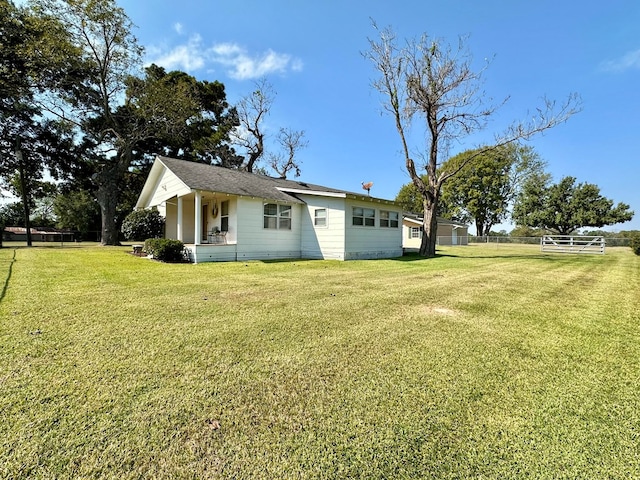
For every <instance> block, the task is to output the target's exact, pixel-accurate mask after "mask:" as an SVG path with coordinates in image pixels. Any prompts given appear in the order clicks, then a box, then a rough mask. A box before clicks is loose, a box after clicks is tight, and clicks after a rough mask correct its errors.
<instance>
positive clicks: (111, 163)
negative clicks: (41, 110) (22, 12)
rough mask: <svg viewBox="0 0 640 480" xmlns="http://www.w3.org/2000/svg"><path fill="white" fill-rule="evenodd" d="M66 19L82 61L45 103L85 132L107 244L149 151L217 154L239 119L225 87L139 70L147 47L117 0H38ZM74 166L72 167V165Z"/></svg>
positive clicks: (85, 164) (114, 240) (87, 165)
mask: <svg viewBox="0 0 640 480" xmlns="http://www.w3.org/2000/svg"><path fill="white" fill-rule="evenodd" d="M34 1H37V2H38V4H39V5H40V7H41V8H42V9H43V11H46V12H48V13H50V14H55V15H56V16H57V17H58V18H60V19H61V21H62V22H63V23H64V25H65V26H66V28H67V30H68V32H69V35H70V37H71V39H72V41H73V43H74V44H75V45H77V46H78V47H79V48H80V50H81V53H80V55H78V58H76V59H75V62H76V63H77V64H79V65H83V66H84V67H85V68H84V69H83V70H82V71H81V72H80V73H81V75H76V76H73V75H69V76H68V82H67V83H66V84H64V85H62V86H61V87H60V88H58V90H57V92H56V93H57V95H56V96H55V97H54V98H53V99H50V101H49V102H47V103H46V105H47V108H48V110H49V111H50V112H52V113H55V114H57V115H58V116H59V117H61V118H67V119H70V120H71V121H73V122H74V124H75V125H76V127H77V128H78V129H79V131H80V132H82V136H83V140H82V145H83V147H84V154H83V157H82V159H81V160H80V161H79V163H81V167H82V168H81V169H82V170H84V171H85V172H86V173H88V174H89V176H90V178H91V179H92V181H93V183H94V188H95V194H96V198H97V200H98V203H99V205H100V208H101V216H102V243H103V244H105V245H116V244H118V240H119V230H120V229H119V227H118V224H119V220H120V215H119V211H118V208H119V205H120V200H121V192H122V186H123V185H124V184H125V183H126V182H127V181H129V180H131V178H130V174H131V170H132V169H134V170H136V169H137V170H138V171H141V172H143V169H144V163H145V160H148V157H146V156H145V154H144V152H148V151H154V152H157V153H162V152H165V153H171V154H173V155H174V156H178V157H183V158H189V159H198V160H200V161H209V162H210V161H212V159H214V158H217V156H218V150H217V149H219V148H220V150H221V151H223V153H224V154H226V153H228V151H226V150H224V149H222V148H221V144H222V143H223V142H224V141H225V140H226V137H227V135H228V131H229V130H230V129H231V128H232V127H233V126H234V125H235V124H237V122H236V121H235V120H234V118H233V115H230V114H229V112H227V110H228V105H227V104H226V101H225V94H224V86H223V85H222V84H220V83H219V82H213V83H210V82H197V81H196V80H195V79H194V78H193V77H191V76H189V75H187V74H185V73H182V72H169V73H167V72H165V71H164V69H162V68H160V67H157V66H155V65H152V66H150V67H149V68H147V69H146V71H145V73H144V75H140V74H141V73H142V72H141V70H142V68H141V67H142V63H141V55H142V48H141V47H140V46H139V44H138V41H137V39H136V38H135V36H134V35H133V33H132V28H133V25H132V23H131V20H130V19H129V18H128V17H127V15H126V13H125V11H124V10H123V9H122V8H120V7H118V6H117V4H116V3H115V1H114V0H34ZM73 168H75V167H70V168H69V170H70V171H71V170H72V169H73Z"/></svg>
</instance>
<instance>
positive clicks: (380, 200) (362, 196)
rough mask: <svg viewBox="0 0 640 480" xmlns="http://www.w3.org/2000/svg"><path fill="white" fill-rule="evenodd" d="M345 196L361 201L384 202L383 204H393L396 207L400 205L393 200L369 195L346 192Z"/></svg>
mask: <svg viewBox="0 0 640 480" xmlns="http://www.w3.org/2000/svg"><path fill="white" fill-rule="evenodd" d="M347 198H349V199H351V200H360V201H361V202H371V203H384V204H385V205H394V206H396V207H399V206H400V205H399V204H398V203H397V202H395V201H394V200H385V199H384V198H376V197H369V196H366V195H357V194H355V193H349V194H347Z"/></svg>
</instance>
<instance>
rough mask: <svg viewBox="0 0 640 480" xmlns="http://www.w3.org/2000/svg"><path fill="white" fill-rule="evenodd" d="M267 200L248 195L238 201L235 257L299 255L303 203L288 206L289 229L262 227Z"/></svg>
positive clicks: (251, 258) (239, 258)
mask: <svg viewBox="0 0 640 480" xmlns="http://www.w3.org/2000/svg"><path fill="white" fill-rule="evenodd" d="M265 203H276V202H272V201H270V200H264V201H263V200H262V199H254V198H248V197H241V198H238V202H237V218H238V231H237V242H238V244H237V252H236V256H237V260H239V261H242V260H267V259H277V258H301V256H302V255H301V252H300V236H301V234H300V217H301V214H302V205H300V204H298V203H293V204H287V205H291V230H281V229H269V228H264V204H265Z"/></svg>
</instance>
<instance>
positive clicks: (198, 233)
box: [194, 192, 202, 245]
mask: <svg viewBox="0 0 640 480" xmlns="http://www.w3.org/2000/svg"><path fill="white" fill-rule="evenodd" d="M195 213H196V231H195V236H194V243H195V244H196V245H200V244H201V243H202V195H200V192H196V212H195Z"/></svg>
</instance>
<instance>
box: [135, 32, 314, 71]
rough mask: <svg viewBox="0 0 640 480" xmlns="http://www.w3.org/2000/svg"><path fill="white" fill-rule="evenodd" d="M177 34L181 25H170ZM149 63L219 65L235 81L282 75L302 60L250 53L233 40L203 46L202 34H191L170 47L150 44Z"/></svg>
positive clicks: (296, 68)
mask: <svg viewBox="0 0 640 480" xmlns="http://www.w3.org/2000/svg"><path fill="white" fill-rule="evenodd" d="M174 30H175V31H176V32H178V33H180V32H182V31H183V27H182V25H181V24H179V23H177V24H175V25H174ZM147 52H148V55H147V57H148V60H149V63H155V64H157V65H160V66H162V67H165V68H166V69H168V70H171V69H181V70H184V71H187V72H193V71H195V70H199V69H202V68H204V67H205V66H207V67H211V66H215V65H218V66H221V67H222V68H224V70H225V72H226V73H227V75H229V77H231V78H234V79H236V80H251V79H256V78H260V77H263V76H265V75H268V74H273V73H278V74H284V73H287V72H288V71H293V72H299V71H301V70H302V69H303V66H304V65H303V62H302V60H300V59H299V58H295V57H293V56H291V55H289V54H287V53H279V52H275V51H274V50H272V49H268V50H267V51H266V52H262V53H258V54H252V53H250V52H249V51H248V50H247V49H246V48H244V47H242V46H241V45H238V44H236V43H217V44H214V45H212V46H209V47H205V45H204V43H203V41H202V37H200V36H199V35H192V36H191V37H190V38H189V40H188V42H187V43H185V44H182V45H177V46H174V47H172V48H162V47H151V48H148V49H147Z"/></svg>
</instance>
